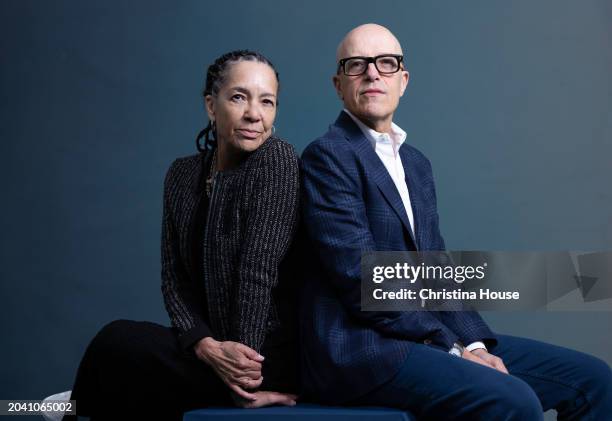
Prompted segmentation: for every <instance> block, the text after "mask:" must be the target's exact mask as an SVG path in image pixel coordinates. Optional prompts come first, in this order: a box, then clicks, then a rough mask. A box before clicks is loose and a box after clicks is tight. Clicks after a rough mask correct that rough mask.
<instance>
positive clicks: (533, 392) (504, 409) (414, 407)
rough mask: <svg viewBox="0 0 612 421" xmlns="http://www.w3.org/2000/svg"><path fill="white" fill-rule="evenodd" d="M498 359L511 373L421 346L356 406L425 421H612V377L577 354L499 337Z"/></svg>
mask: <svg viewBox="0 0 612 421" xmlns="http://www.w3.org/2000/svg"><path fill="white" fill-rule="evenodd" d="M498 336H499V337H498V339H499V343H498V345H497V346H496V347H495V348H493V349H492V350H491V353H492V354H494V355H497V356H498V357H500V358H501V359H502V360H503V361H504V364H505V365H506V368H507V369H508V371H509V372H510V374H509V375H508V374H504V373H501V372H499V371H497V370H494V369H492V368H489V367H485V366H482V365H480V364H476V363H473V362H471V361H467V360H465V359H463V358H458V357H455V356H452V355H450V354H448V353H447V352H444V351H442V350H439V349H437V348H433V347H431V346H427V345H422V344H416V345H415V346H414V347H413V349H412V351H411V352H410V354H409V356H408V358H407V359H406V362H405V364H404V365H403V366H402V368H401V369H400V371H399V373H398V374H397V375H396V376H395V377H394V378H393V379H392V380H390V381H389V382H387V383H385V384H383V385H382V386H380V387H379V388H377V389H376V390H374V391H372V392H370V393H368V394H367V395H366V396H363V397H361V398H359V399H358V401H356V402H354V403H359V404H360V405H380V406H389V407H394V408H400V409H404V410H407V411H409V412H411V413H412V414H414V415H415V416H416V418H417V419H418V420H419V421H421V420H470V421H474V420H495V421H497V420H521V421H522V420H529V421H530V420H542V419H543V413H544V411H547V410H549V409H551V408H554V409H556V410H557V412H558V419H559V420H581V421H587V420H593V421H606V420H612V372H611V371H610V367H609V366H608V364H607V363H605V362H604V361H602V360H600V359H598V358H595V357H592V356H590V355H587V354H584V353H581V352H577V351H572V350H570V349H566V348H562V347H558V346H554V345H550V344H546V343H542V342H538V341H534V340H530V339H525V338H517V337H513V336H506V335H498Z"/></svg>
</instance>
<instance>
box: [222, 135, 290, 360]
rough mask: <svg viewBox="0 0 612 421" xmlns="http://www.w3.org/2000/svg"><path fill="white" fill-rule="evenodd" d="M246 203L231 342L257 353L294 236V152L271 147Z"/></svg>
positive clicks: (287, 147)
mask: <svg viewBox="0 0 612 421" xmlns="http://www.w3.org/2000/svg"><path fill="white" fill-rule="evenodd" d="M256 177H257V178H256V180H255V184H254V188H253V193H252V194H251V197H250V199H249V205H248V217H247V221H246V224H245V229H246V232H245V235H244V240H243V241H244V242H243V244H242V248H241V253H240V260H239V264H238V270H237V276H238V283H237V285H236V291H235V294H236V295H235V296H236V301H235V303H236V311H235V312H234V313H233V315H234V316H233V318H232V323H231V329H232V337H234V338H237V339H238V341H239V342H241V343H243V344H245V345H247V346H249V347H251V348H253V349H255V350H256V351H258V352H259V351H260V350H261V347H262V345H263V342H264V339H265V336H266V332H267V331H268V321H269V320H268V316H269V314H270V306H271V301H272V290H273V288H274V287H275V286H276V285H277V284H278V268H279V264H280V262H281V260H282V259H283V257H284V255H285V253H286V252H287V250H288V249H289V246H290V243H291V240H292V238H293V235H294V233H295V231H296V227H297V223H298V216H299V215H298V213H299V210H298V209H299V184H300V183H299V164H298V159H297V155H296V154H295V152H294V150H293V147H291V146H290V145H289V144H286V143H284V142H278V143H275V144H272V145H271V147H270V148H268V149H267V150H266V151H265V155H264V156H263V157H262V164H261V167H260V169H259V170H258V174H257V176H256Z"/></svg>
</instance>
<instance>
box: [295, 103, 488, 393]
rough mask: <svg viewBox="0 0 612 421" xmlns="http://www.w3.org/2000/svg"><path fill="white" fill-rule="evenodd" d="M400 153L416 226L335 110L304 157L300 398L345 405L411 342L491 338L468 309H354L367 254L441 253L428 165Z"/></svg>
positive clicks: (356, 132) (389, 372)
mask: <svg viewBox="0 0 612 421" xmlns="http://www.w3.org/2000/svg"><path fill="white" fill-rule="evenodd" d="M399 153H400V156H401V159H402V164H403V166H404V171H405V174H406V182H407V184H408V190H409V193H410V201H411V203H412V210H413V213H414V221H415V232H414V233H413V232H412V230H411V228H410V223H409V221H408V217H407V215H406V211H405V209H404V205H403V203H402V200H401V197H400V195H399V193H398V191H397V188H396V187H395V184H394V183H393V180H392V179H391V177H390V175H389V173H388V172H387V169H386V168H385V166H384V164H383V163H382V161H381V160H380V158H379V157H378V155H377V154H376V152H375V151H374V148H373V147H372V145H371V143H370V142H369V141H368V139H367V138H366V137H365V135H364V134H363V132H362V131H361V130H360V129H359V127H358V126H357V125H356V124H355V123H354V122H353V120H352V119H351V118H350V117H349V116H348V114H346V113H345V112H341V113H340V116H339V117H338V119H337V120H336V122H335V123H334V124H333V125H331V126H330V128H329V130H328V132H327V133H325V134H324V135H323V136H321V137H320V138H318V139H316V140H315V141H314V142H312V143H311V144H310V145H309V146H308V147H307V148H306V149H305V150H304V152H303V154H302V171H303V189H302V191H303V197H302V199H303V206H302V209H303V216H304V224H305V226H306V231H307V233H308V235H307V237H308V241H309V242H310V244H309V253H310V256H309V263H308V265H307V267H306V268H305V282H304V286H303V290H302V293H301V299H300V336H301V342H302V352H301V354H302V357H301V359H302V383H303V393H304V395H305V396H306V397H307V398H311V399H316V400H318V401H319V402H324V403H330V404H340V403H347V402H350V401H351V400H353V399H356V398H358V397H359V396H361V395H363V394H365V393H367V392H369V391H371V390H373V389H374V388H376V387H377V386H379V385H381V384H383V383H384V382H386V381H388V380H390V379H391V378H392V377H393V376H394V375H395V374H396V373H397V372H398V370H399V369H400V367H401V365H402V364H403V362H404V361H405V359H406V357H407V356H408V354H409V353H410V349H411V347H412V345H413V344H414V342H422V341H425V342H426V343H428V344H429V343H430V344H431V346H434V347H439V348H441V349H444V350H445V351H447V350H449V349H450V348H451V347H452V345H453V343H454V342H457V341H458V340H459V341H461V342H462V343H464V344H466V345H467V344H470V343H472V342H475V341H484V342H485V344H486V345H487V347H488V348H489V349H490V348H491V347H493V346H494V345H495V343H496V339H495V335H494V334H493V332H491V330H490V329H489V328H488V327H487V325H486V323H485V322H484V321H483V320H482V319H481V318H480V316H479V315H478V313H475V312H468V311H464V312H425V311H403V312H400V311H395V312H393V311H388V312H371V311H368V312H365V311H363V312H362V311H361V273H360V265H361V254H362V253H363V252H365V251H371V250H377V251H398V250H444V240H443V239H442V236H441V235H440V231H439V228H438V212H437V207H436V193H435V188H434V181H433V176H432V172H431V164H430V163H429V161H428V160H427V158H425V156H424V155H423V154H422V153H421V152H419V151H418V150H416V149H415V148H413V147H412V146H409V145H408V144H407V143H406V142H404V143H403V144H402V146H401V147H400V149H399Z"/></svg>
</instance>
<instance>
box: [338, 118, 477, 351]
mask: <svg viewBox="0 0 612 421" xmlns="http://www.w3.org/2000/svg"><path fill="white" fill-rule="evenodd" d="M344 112H345V113H347V114H348V115H349V117H351V118H352V119H353V121H354V122H355V124H357V126H358V127H359V129H361V131H362V132H363V134H364V136H365V137H366V138H367V139H368V140H369V141H370V144H371V145H372V147H373V148H374V151H375V152H376V155H378V157H379V158H380V160H381V161H382V163H383V164H384V166H385V168H386V169H387V172H388V173H389V175H390V176H391V179H392V180H393V183H394V184H395V187H396V188H397V191H398V193H399V195H400V197H401V199H402V203H403V204H404V210H405V211H406V215H407V216H408V221H410V228H411V229H412V232H413V234H415V236H416V233H415V232H414V214H413V212H412V204H411V203H410V193H409V192H408V184H407V183H406V174H405V173H404V166H403V165H402V158H401V157H400V154H399V148H400V146H402V143H404V142H405V141H406V132H405V131H404V130H402V129H401V127H399V126H398V125H397V124H395V123H393V122H391V132H390V133H381V132H377V131H376V130H374V129H371V128H370V127H368V126H367V125H365V124H364V123H362V122H361V120H359V119H358V118H357V117H355V116H354V115H353V114H352V113H351V112H350V111H349V110H347V109H346V108H345V109H344ZM479 348H483V349H485V350H486V349H487V348H486V346H485V344H484V343H482V342H480V341H477V342H473V343H471V344H469V345H468V346H466V347H465V349H466V350H468V351H473V350H475V349H479Z"/></svg>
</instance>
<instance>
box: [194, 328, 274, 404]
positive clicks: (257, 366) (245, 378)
mask: <svg viewBox="0 0 612 421" xmlns="http://www.w3.org/2000/svg"><path fill="white" fill-rule="evenodd" d="M194 351H195V354H196V356H197V357H198V358H199V359H200V360H202V361H204V362H205V363H207V364H208V365H210V366H211V367H212V368H213V370H215V373H217V375H218V376H219V377H220V378H221V380H223V382H224V383H225V384H226V385H227V386H228V387H229V388H230V389H231V390H232V391H233V392H234V393H235V394H236V395H238V396H239V397H241V398H243V399H245V400H247V401H256V400H257V399H258V397H257V394H255V393H248V392H246V391H245V390H244V389H245V388H246V389H254V388H256V387H259V386H260V385H261V382H262V381H263V377H262V376H261V362H262V361H263V360H264V357H263V356H262V355H259V353H257V351H255V350H254V349H252V348H249V347H248V346H246V345H244V344H241V343H239V342H232V341H224V342H219V341H216V340H214V339H213V338H211V337H206V338H204V339H201V340H200V341H199V342H198V343H197V344H196V345H195V346H194ZM266 399H270V398H269V397H268V398H266Z"/></svg>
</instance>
